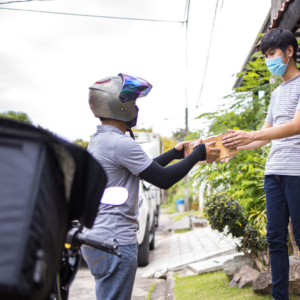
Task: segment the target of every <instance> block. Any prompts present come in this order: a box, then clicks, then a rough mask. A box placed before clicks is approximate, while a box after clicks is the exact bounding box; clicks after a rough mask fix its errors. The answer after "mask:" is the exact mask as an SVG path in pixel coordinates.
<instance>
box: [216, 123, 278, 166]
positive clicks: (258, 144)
mask: <svg viewBox="0 0 300 300" xmlns="http://www.w3.org/2000/svg"><path fill="white" fill-rule="evenodd" d="M271 127H273V124H272V123H270V122H265V124H264V125H263V127H262V130H263V129H267V128H271ZM268 143H270V140H266V141H255V142H252V143H250V144H248V145H246V146H241V147H237V150H238V151H240V150H252V149H256V148H259V147H262V146H264V145H266V144H268ZM235 155H236V154H235ZM235 155H232V156H230V157H228V158H224V159H222V160H221V161H220V162H221V163H223V162H225V163H228V162H229V161H230V160H231V159H232V158H233V157H234V156H235Z"/></svg>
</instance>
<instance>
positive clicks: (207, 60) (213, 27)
mask: <svg viewBox="0 0 300 300" xmlns="http://www.w3.org/2000/svg"><path fill="white" fill-rule="evenodd" d="M218 4H219V0H217V3H216V8H215V16H214V20H213V25H212V29H211V34H210V41H209V46H208V51H207V57H206V62H205V68H204V75H203V80H202V84H201V89H200V93H199V98H198V103H197V106H196V107H198V105H199V103H200V100H201V95H202V91H203V86H204V83H205V77H206V71H207V66H208V62H209V55H210V48H211V42H212V39H213V35H214V29H215V21H216V16H217V11H218ZM222 5H223V3H222Z"/></svg>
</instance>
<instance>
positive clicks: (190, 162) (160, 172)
mask: <svg viewBox="0 0 300 300" xmlns="http://www.w3.org/2000/svg"><path fill="white" fill-rule="evenodd" d="M202 160H206V148H205V144H200V145H198V146H196V147H195V148H194V150H193V152H192V153H191V154H190V155H189V156H187V157H186V158H184V159H182V160H181V161H180V162H178V163H176V164H174V165H171V166H168V167H166V168H163V167H162V166H161V165H159V164H158V163H157V162H156V161H153V162H152V164H151V165H150V166H149V167H148V168H146V169H145V170H144V171H143V172H141V173H140V175H139V176H140V178H141V179H143V180H145V181H148V182H149V183H151V184H153V185H155V186H157V187H159V188H161V189H165V190H166V189H168V188H170V187H171V186H172V185H173V184H175V183H176V182H178V181H179V180H180V179H182V178H183V177H184V176H185V175H186V174H187V173H188V172H189V171H190V170H191V169H192V168H193V166H194V165H195V164H196V163H197V162H198V161H202Z"/></svg>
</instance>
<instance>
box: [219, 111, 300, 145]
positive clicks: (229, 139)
mask: <svg viewBox="0 0 300 300" xmlns="http://www.w3.org/2000/svg"><path fill="white" fill-rule="evenodd" d="M229 131H230V132H232V134H230V135H228V136H226V137H224V138H223V144H224V146H226V147H229V148H235V147H242V146H246V145H248V146H249V144H251V143H253V142H256V144H254V145H260V144H259V143H262V142H266V143H265V144H267V142H269V141H271V140H276V139H281V138H284V137H289V136H293V135H296V134H300V110H298V111H296V113H295V118H294V120H293V121H290V122H287V123H284V124H281V125H278V126H275V127H273V124H272V123H269V122H266V123H265V125H264V126H263V128H262V129H261V130H258V131H252V132H247V131H243V130H237V131H235V130H229ZM258 141H260V142H258ZM262 145H264V144H262ZM258 147H259V146H258ZM258 147H253V148H246V149H254V148H258ZM246 149H244V150H246Z"/></svg>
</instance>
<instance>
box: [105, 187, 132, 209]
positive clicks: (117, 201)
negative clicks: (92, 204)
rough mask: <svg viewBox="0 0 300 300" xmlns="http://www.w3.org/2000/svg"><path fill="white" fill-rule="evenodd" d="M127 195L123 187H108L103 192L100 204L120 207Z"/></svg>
mask: <svg viewBox="0 0 300 300" xmlns="http://www.w3.org/2000/svg"><path fill="white" fill-rule="evenodd" d="M128 195H129V194H128V191H127V189H125V188H123V187H120V186H115V187H109V188H106V189H105V190H104V193H103V196H102V198H101V200H100V203H102V204H108V205H116V206H117V205H122V204H124V203H125V202H126V201H127V199H128Z"/></svg>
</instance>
